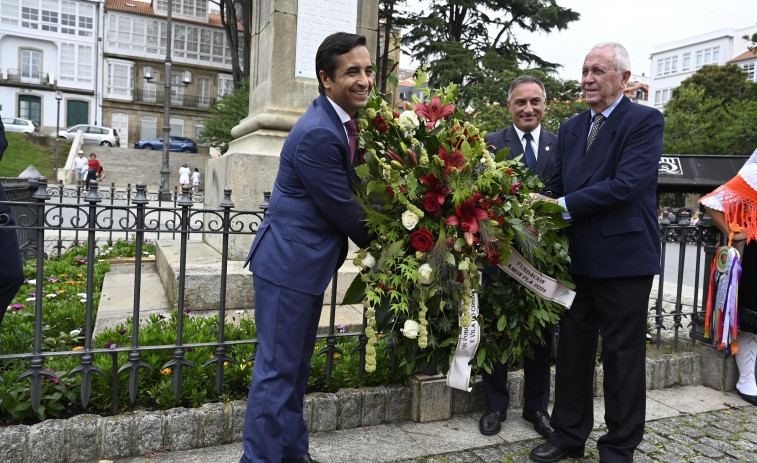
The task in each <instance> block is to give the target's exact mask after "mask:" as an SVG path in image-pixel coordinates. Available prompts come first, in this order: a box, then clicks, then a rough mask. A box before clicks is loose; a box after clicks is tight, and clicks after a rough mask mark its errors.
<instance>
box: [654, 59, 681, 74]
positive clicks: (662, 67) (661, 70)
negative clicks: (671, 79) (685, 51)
mask: <svg viewBox="0 0 757 463" xmlns="http://www.w3.org/2000/svg"><path fill="white" fill-rule="evenodd" d="M676 72H678V55H676V56H669V57H667V58H660V59H658V60H657V75H658V76H666V75H668V74H675V73H676Z"/></svg>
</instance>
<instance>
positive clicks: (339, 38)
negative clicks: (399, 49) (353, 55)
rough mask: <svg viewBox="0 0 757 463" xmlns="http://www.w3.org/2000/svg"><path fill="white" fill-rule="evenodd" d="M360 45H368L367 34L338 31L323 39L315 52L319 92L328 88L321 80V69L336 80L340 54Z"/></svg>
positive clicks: (322, 92)
mask: <svg viewBox="0 0 757 463" xmlns="http://www.w3.org/2000/svg"><path fill="white" fill-rule="evenodd" d="M359 45H360V46H363V47H365V46H366V41H365V36H363V35H357V34H350V33H347V32H337V33H335V34H331V35H330V36H328V37H326V38H325V39H323V42H321V45H320V46H319V47H318V52H316V54H315V75H316V76H317V77H318V92H319V93H321V94H324V93H325V92H326V88H325V87H324V86H323V82H321V74H320V71H323V72H325V73H326V75H327V76H329V79H331V80H334V72H335V71H336V65H337V62H338V61H339V56H340V55H343V54H345V53H347V52H349V51H350V50H352V49H353V48H355V47H357V46H359Z"/></svg>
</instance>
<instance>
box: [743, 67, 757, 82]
mask: <svg viewBox="0 0 757 463" xmlns="http://www.w3.org/2000/svg"><path fill="white" fill-rule="evenodd" d="M741 68H742V69H743V70H744V74H746V78H747V80H751V81H752V82H757V74H755V72H754V63H747V64H743V65H742V66H741Z"/></svg>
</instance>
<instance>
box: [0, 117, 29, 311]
mask: <svg viewBox="0 0 757 463" xmlns="http://www.w3.org/2000/svg"><path fill="white" fill-rule="evenodd" d="M6 148H8V139H7V138H5V126H4V125H3V123H2V121H0V160H2V159H3V154H5V149H6ZM7 200H8V197H7V196H6V195H5V188H3V185H2V183H0V201H7ZM14 225H16V221H15V220H14V219H13V212H12V211H11V208H10V206H0V255H1V256H3V257H2V260H0V323H2V321H3V317H4V316H5V311H6V310H7V309H8V304H10V303H11V301H12V300H13V298H14V297H16V293H17V292H18V288H20V287H21V285H22V284H23V283H24V269H23V268H22V265H21V252H20V251H19V249H18V236H17V234H16V230H15V229H13V228H7V227H12V226H14Z"/></svg>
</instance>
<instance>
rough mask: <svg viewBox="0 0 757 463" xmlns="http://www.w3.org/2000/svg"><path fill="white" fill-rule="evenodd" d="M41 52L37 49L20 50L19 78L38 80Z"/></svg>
mask: <svg viewBox="0 0 757 463" xmlns="http://www.w3.org/2000/svg"><path fill="white" fill-rule="evenodd" d="M41 63H42V53H40V52H39V51H37V50H21V79H26V80H29V81H36V82H39V80H40V69H41V67H42V64H41Z"/></svg>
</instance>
